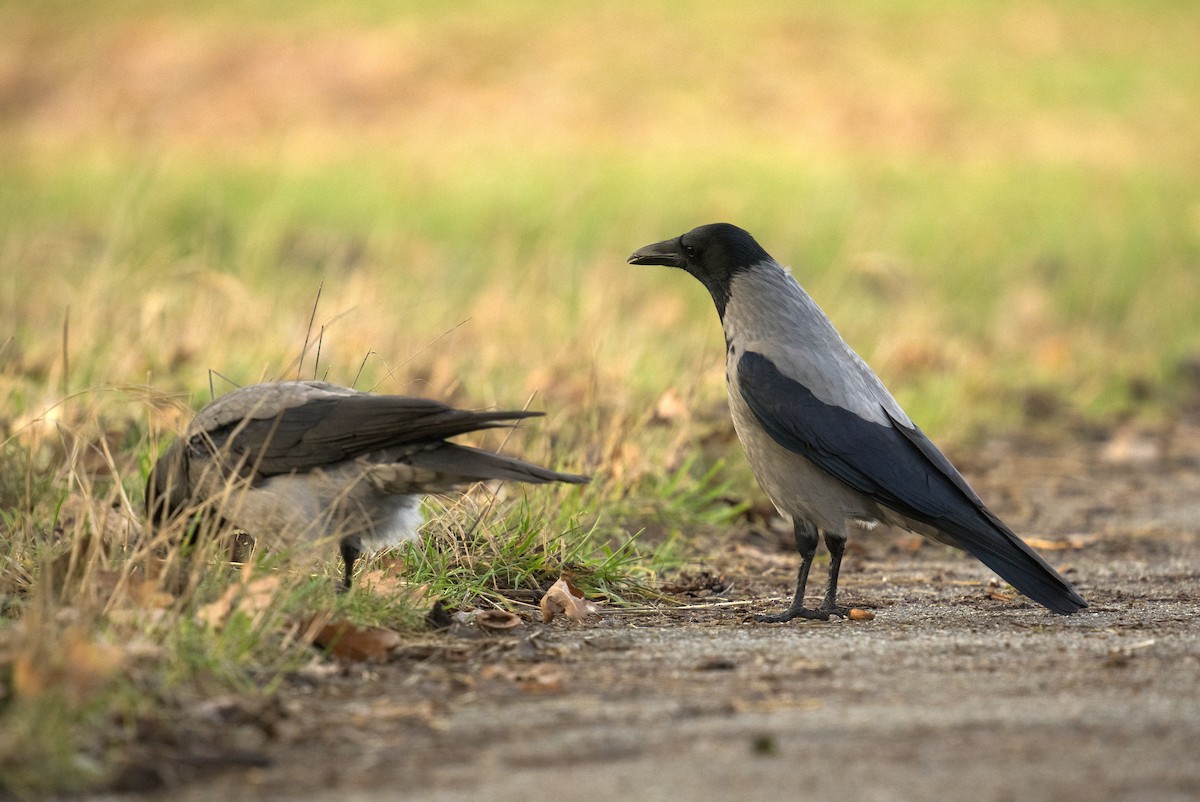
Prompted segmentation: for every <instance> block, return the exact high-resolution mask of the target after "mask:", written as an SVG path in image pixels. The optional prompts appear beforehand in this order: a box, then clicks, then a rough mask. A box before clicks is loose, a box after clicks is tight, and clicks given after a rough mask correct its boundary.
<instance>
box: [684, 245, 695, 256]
mask: <svg viewBox="0 0 1200 802" xmlns="http://www.w3.org/2000/svg"><path fill="white" fill-rule="evenodd" d="M683 253H684V255H685V256H687V258H689V259H695V258H696V249H695V248H693V247H692V246H691V245H684V246H683Z"/></svg>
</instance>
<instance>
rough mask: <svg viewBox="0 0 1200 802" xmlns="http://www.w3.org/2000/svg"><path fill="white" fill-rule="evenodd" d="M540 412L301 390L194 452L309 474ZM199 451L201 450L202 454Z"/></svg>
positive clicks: (263, 472) (273, 471) (204, 438)
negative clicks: (461, 407) (477, 409)
mask: <svg viewBox="0 0 1200 802" xmlns="http://www.w3.org/2000/svg"><path fill="white" fill-rule="evenodd" d="M539 414H541V413H537V412H504V411H487V412H469V411H465V410H457V409H453V408H451V407H447V406H446V405H444V404H440V403H438V402H436V401H430V400H427V399H421V398H409V397H405V396H386V395H369V394H366V393H355V394H348V395H318V396H316V397H312V396H311V394H300V395H297V396H295V397H294V398H289V399H285V400H284V401H283V403H278V404H275V405H274V409H272V408H270V407H269V406H267V405H260V406H258V407H253V406H252V405H246V412H245V417H238V416H229V415H224V416H223V417H224V418H225V419H226V420H227V422H225V423H224V424H223V425H220V426H217V427H214V428H211V429H206V430H204V431H202V432H200V433H197V434H194V435H193V436H192V437H191V438H190V440H189V445H190V447H191V448H192V449H194V450H196V451H199V452H207V453H209V454H218V455H221V457H222V458H223V459H224V460H228V461H230V462H235V463H240V464H241V465H242V466H243V470H247V471H250V472H253V473H254V474H255V475H257V476H260V477H267V476H274V475H277V474H283V473H290V472H292V471H305V470H311V469H313V468H318V467H321V466H325V465H330V464H333V463H337V462H340V461H342V460H346V459H352V458H354V457H357V456H360V455H363V454H367V453H370V452H373V451H380V450H383V449H389V448H397V447H402V446H406V445H413V444H419V443H430V442H435V441H438V440H441V439H443V438H447V437H453V436H455V435H458V434H463V433H465V432H470V431H475V430H478V429H487V428H492V427H496V426H506V425H511V423H512V422H513V421H516V420H520V419H521V418H527V417H532V416H535V415H539ZM198 456H199V454H198Z"/></svg>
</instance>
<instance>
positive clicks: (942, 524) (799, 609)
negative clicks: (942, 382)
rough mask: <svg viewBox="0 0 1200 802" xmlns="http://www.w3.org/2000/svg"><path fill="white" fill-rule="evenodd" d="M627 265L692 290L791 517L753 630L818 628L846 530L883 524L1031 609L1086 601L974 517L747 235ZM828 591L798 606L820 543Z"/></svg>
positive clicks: (867, 377) (746, 425) (696, 242)
mask: <svg viewBox="0 0 1200 802" xmlns="http://www.w3.org/2000/svg"><path fill="white" fill-rule="evenodd" d="M629 262H630V263H631V264H635V265H666V266H669V267H678V268H681V269H683V270H686V271H687V272H688V273H691V274H692V275H693V276H695V277H696V278H697V279H699V280H700V283H702V284H703V285H704V286H705V288H706V289H708V292H709V294H710V295H712V299H713V302H714V303H715V304H716V307H717V314H718V315H720V317H721V324H722V326H723V328H724V330H725V350H726V362H725V365H726V368H725V375H726V380H727V382H728V385H729V407H730V411H731V413H732V415H733V424H734V428H735V429H736V430H737V434H738V439H739V440H741V442H742V447H743V448H744V449H745V451H746V457H747V459H749V461H750V467H751V468H752V469H753V471H754V475H755V477H756V478H757V479H758V483H759V485H761V486H762V489H763V491H764V492H766V494H767V496H768V497H769V498H770V499H771V502H772V503H773V504H774V505H775V508H776V509H777V510H778V511H779V513H780V514H781V515H783V516H784V517H785V518H787V519H789V520H790V522H791V524H792V527H793V530H794V533H795V538H796V548H797V550H798V551H799V552H800V557H801V563H800V572H799V576H798V577H797V587H796V594H795V597H794V599H793V600H792V603H791V605H790V606H789V607H788V609H787V610H785V611H784V612H782V613H778V614H773V615H760V616H756V620H759V621H771V622H780V621H790V620H791V619H793V618H797V617H800V618H817V619H827V618H829V616H830V615H845V613H846V611H847V610H846V608H845V607H841V606H839V605H838V604H837V582H838V569H839V568H840V566H841V561H842V553H843V551H844V549H845V545H846V538H847V536H848V535H849V534H850V532H851V530H853V529H856V528H858V529H861V528H866V529H870V528H873V527H875V526H877V525H878V524H880V523H886V524H892V525H895V526H900V527H903V528H905V529H909V530H911V531H914V532H918V533H920V534H922V535H925V536H926V537H929V538H932V539H934V540H937V541H939V542H941V543H946V544H948V545H951V546H955V547H957V548H960V549H964V550H966V551H968V552H970V553H971V554H972V555H974V556H975V557H976V558H978V559H979V560H980V561H981V562H983V563H984V564H985V565H987V566H988V567H989V568H991V569H992V570H993V571H995V572H996V573H997V574H999V575H1000V576H1001V577H1003V578H1004V579H1005V580H1007V581H1008V582H1009V583H1011V584H1012V585H1013V587H1015V588H1016V589H1017V590H1019V591H1021V592H1022V593H1024V594H1025V595H1026V596H1028V597H1029V598H1031V599H1033V600H1034V601H1036V602H1038V603H1039V604H1041V605H1043V606H1045V607H1047V608H1049V609H1050V610H1053V611H1054V612H1056V613H1062V614H1064V615H1066V614H1068V613H1073V612H1075V611H1076V610H1078V609H1080V608H1082V607H1086V606H1087V603H1086V602H1085V601H1084V600H1083V598H1082V597H1080V595H1079V594H1078V593H1077V592H1076V591H1075V589H1074V588H1073V587H1071V585H1070V583H1068V582H1067V581H1066V580H1065V579H1063V578H1062V577H1061V576H1060V575H1059V574H1058V573H1057V572H1056V571H1055V570H1054V569H1053V568H1051V567H1050V566H1049V565H1048V564H1047V563H1046V561H1045V560H1043V559H1042V558H1041V557H1040V556H1039V555H1038V554H1037V552H1035V551H1034V550H1033V549H1032V548H1030V547H1029V545H1028V544H1026V543H1025V542H1024V541H1023V540H1021V538H1019V537H1017V535H1016V534H1014V533H1013V531H1012V530H1011V529H1009V528H1008V527H1007V526H1005V524H1004V523H1003V522H1002V521H1001V520H1000V519H999V518H997V517H996V516H995V515H994V514H993V513H992V512H991V510H989V509H988V508H987V507H986V506H984V504H983V502H982V501H981V500H980V499H979V496H978V495H976V493H975V491H974V490H972V489H971V487H970V486H969V485H968V484H967V482H966V480H965V479H963V477H962V475H961V474H959V472H958V471H957V470H955V468H954V466H953V465H951V464H950V461H949V460H948V459H946V457H945V456H944V455H943V454H942V452H941V451H939V450H938V449H937V447H936V446H935V445H934V444H933V443H932V442H931V441H930V440H929V438H928V437H926V436H925V434H924V433H923V432H921V430H920V429H918V428H917V426H916V425H915V424H914V423H913V422H912V421H911V420H910V419H909V417H908V415H906V414H905V413H904V410H902V409H901V408H900V405H899V404H897V403H896V399H895V398H893V397H892V394H891V393H889V392H888V390H887V388H885V387H884V386H883V383H882V382H881V381H880V380H879V377H877V376H876V375H875V374H874V373H873V372H872V371H871V369H870V368H869V367H867V364H866V363H865V362H863V360H862V359H861V358H860V357H859V356H858V354H856V353H855V352H854V351H853V350H852V349H851V348H850V346H848V345H847V344H846V342H845V341H844V340H843V339H842V337H841V335H839V334H838V332H837V330H836V329H835V328H834V327H833V323H831V322H830V320H829V318H828V317H826V315H825V313H824V312H822V311H821V309H820V307H819V306H817V304H816V302H815V301H813V299H812V298H810V297H809V296H808V293H806V292H805V291H804V290H803V289H802V288H801V286H800V285H799V284H798V283H797V282H796V280H795V279H794V278H793V277H792V275H791V273H789V272H788V271H787V270H785V269H784V268H783V267H781V266H780V265H779V263H778V262H776V261H775V260H774V259H772V258H771V256H770V254H768V253H767V252H766V251H765V250H763V248H762V247H761V246H760V245H759V244H758V243H757V242H756V241H755V240H754V238H753V237H751V236H750V234H748V233H747V232H745V231H743V230H742V229H740V228H738V227H737V226H732V225H729V224H727V223H715V224H712V225H706V226H700V227H699V228H696V229H693V230H692V231H689V232H688V233H686V234H683V235H682V236H679V237H676V238H674V239H669V240H665V241H663V242H658V243H655V244H653V245H648V246H646V247H645V248H642V249H640V250H638V251H636V252H635V253H634V254H633V255H632V256H630V257H629ZM821 534H824V537H825V545H826V546H827V547H828V548H829V553H830V557H831V562H830V566H829V584H828V586H827V589H826V593H825V598H824V601H823V602H822V603H821V604H820V606H818V607H815V608H813V607H806V606H805V605H804V589H805V585H806V584H807V581H808V573H809V569H810V567H811V566H812V561H813V556H814V554H815V553H816V549H817V543H818V540H819V537H820V535H821Z"/></svg>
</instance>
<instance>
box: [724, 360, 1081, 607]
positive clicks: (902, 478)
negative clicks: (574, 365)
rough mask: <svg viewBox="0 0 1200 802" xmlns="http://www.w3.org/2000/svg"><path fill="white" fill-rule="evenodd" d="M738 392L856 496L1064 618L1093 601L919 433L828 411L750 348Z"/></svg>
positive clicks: (771, 429) (741, 364)
mask: <svg viewBox="0 0 1200 802" xmlns="http://www.w3.org/2000/svg"><path fill="white" fill-rule="evenodd" d="M738 388H739V390H740V392H741V395H742V398H743V399H744V400H745V401H746V404H747V406H749V407H750V411H751V412H752V413H753V414H754V417H755V418H756V419H757V420H758V422H759V423H760V424H762V426H763V428H764V429H766V431H767V432H768V433H769V434H770V435H771V437H772V439H774V440H775V442H777V443H779V444H780V445H781V446H783V447H784V448H786V449H788V450H789V451H792V452H795V453H797V454H799V455H801V456H803V457H805V458H806V459H808V460H809V461H811V462H812V463H813V464H815V465H817V466H818V467H819V468H821V469H822V470H823V471H825V472H826V473H828V474H830V475H831V476H834V477H836V478H837V479H839V480H840V481H842V482H843V483H845V484H846V485H848V486H850V487H851V488H853V489H854V490H857V491H858V492H860V493H862V494H863V495H865V496H867V497H868V498H870V499H871V500H872V501H875V502H877V503H879V504H881V505H883V506H885V507H888V508H889V509H892V510H895V511H896V512H898V513H900V514H901V515H903V516H905V517H907V518H910V519H912V520H914V521H918V522H920V523H923V524H926V525H929V526H932V527H935V528H936V529H938V530H939V531H941V532H943V533H945V534H947V535H949V536H950V537H951V538H952V539H953V540H954V541H956V542H957V543H958V544H959V545H960V546H961V547H962V548H963V549H965V550H966V551H968V552H970V553H971V554H972V555H974V556H975V557H976V558H977V559H979V560H980V561H981V562H983V563H984V564H985V565H987V566H988V567H989V568H991V569H992V570H993V571H995V572H996V573H997V574H999V575H1000V576H1002V577H1003V578H1004V579H1005V580H1007V581H1008V582H1010V583H1012V585H1013V586H1014V587H1015V588H1017V590H1019V591H1021V592H1022V593H1024V594H1025V595H1026V596H1028V597H1029V598H1031V599H1033V600H1034V601H1036V602H1038V603H1040V604H1042V605H1044V606H1046V607H1048V608H1049V609H1051V610H1053V611H1055V612H1057V613H1064V614H1066V613H1072V612H1074V611H1075V610H1078V609H1079V608H1081V607H1086V606H1087V603H1086V602H1084V600H1083V599H1082V598H1081V597H1080V596H1079V594H1078V593H1076V592H1075V589H1074V588H1072V587H1071V585H1070V584H1069V583H1068V582H1067V581H1066V580H1065V579H1063V578H1062V577H1061V576H1059V575H1058V573H1057V572H1055V570H1054V569H1053V568H1051V567H1050V566H1049V565H1047V564H1046V562H1045V560H1043V559H1042V558H1041V557H1040V556H1038V554H1037V552H1035V551H1034V550H1033V549H1032V548H1030V547H1029V546H1028V545H1027V544H1026V543H1025V542H1024V541H1023V540H1021V539H1020V538H1019V537H1017V535H1016V534H1014V533H1013V531H1012V530H1011V529H1009V528H1008V527H1007V526H1005V525H1004V523H1003V522H1001V521H1000V519H999V518H997V517H996V516H995V515H994V514H993V513H992V512H991V511H990V510H989V509H988V508H987V507H985V506H984V504H983V502H982V501H980V499H979V496H978V495H976V493H975V491H974V490H972V489H971V487H970V486H969V485H968V484H967V482H966V480H965V479H963V477H962V475H961V474H960V473H959V472H958V471H957V470H955V468H954V466H953V465H951V464H950V461H949V460H948V459H946V457H945V456H944V455H943V454H942V452H940V451H939V450H938V449H937V446H935V445H934V444H933V443H932V442H931V441H930V440H929V438H928V437H926V436H925V435H924V433H922V432H921V430H920V429H918V428H916V427H915V426H914V427H908V426H905V425H903V424H900V423H898V422H897V421H896V420H895V419H894V418H892V417H891V415H888V414H887V412H886V410H884V414H885V415H886V416H887V418H888V420H889V423H890V425H884V424H880V423H875V422H872V421H868V420H864V419H863V418H860V417H859V416H858V415H856V414H854V413H853V412H851V411H849V410H847V409H842V408H841V407H838V406H834V405H831V404H826V403H825V402H823V401H821V400H820V399H819V398H817V397H816V396H815V395H813V393H812V392H811V391H809V389H808V388H806V387H805V386H804V385H802V384H800V383H799V382H797V381H795V380H793V379H790V378H788V377H787V376H785V375H783V374H782V373H781V372H780V371H779V369H778V368H777V367H775V364H774V363H773V362H771V360H770V359H768V358H767V357H765V356H763V355H762V354H758V353H755V352H753V351H748V352H746V353H745V354H743V355H742V358H741V359H740V360H739V361H738Z"/></svg>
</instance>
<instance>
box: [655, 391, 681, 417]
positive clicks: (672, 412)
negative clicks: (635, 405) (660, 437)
mask: <svg viewBox="0 0 1200 802" xmlns="http://www.w3.org/2000/svg"><path fill="white" fill-rule="evenodd" d="M687 417H688V406H687V404H685V403H684V402H683V399H682V398H680V396H679V391H678V390H676V389H675V388H674V387H669V388H667V391H666V392H665V393H663V394H662V395H661V396H659V398H658V402H657V403H656V404H655V405H654V419H653V420H654V421H655V422H656V423H670V422H671V421H675V420H686V419H687Z"/></svg>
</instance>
